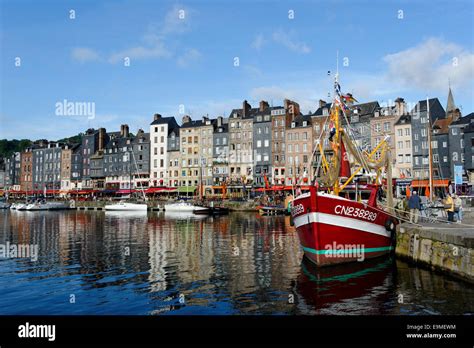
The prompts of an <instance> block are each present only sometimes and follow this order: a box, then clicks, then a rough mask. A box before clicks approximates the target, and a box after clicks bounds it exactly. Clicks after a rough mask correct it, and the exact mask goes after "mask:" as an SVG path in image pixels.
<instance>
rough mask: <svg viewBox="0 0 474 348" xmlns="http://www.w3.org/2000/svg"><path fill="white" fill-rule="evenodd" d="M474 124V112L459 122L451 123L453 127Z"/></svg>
mask: <svg viewBox="0 0 474 348" xmlns="http://www.w3.org/2000/svg"><path fill="white" fill-rule="evenodd" d="M472 122H474V112H471V113H470V114H468V115H466V116H463V117H461V118H460V119H459V120H457V121H455V122H453V123H451V125H452V126H455V125H463V124H469V123H472Z"/></svg>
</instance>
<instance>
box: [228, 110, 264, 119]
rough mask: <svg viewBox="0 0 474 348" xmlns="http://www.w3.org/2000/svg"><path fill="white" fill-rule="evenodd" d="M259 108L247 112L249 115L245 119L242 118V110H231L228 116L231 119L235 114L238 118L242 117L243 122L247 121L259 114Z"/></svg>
mask: <svg viewBox="0 0 474 348" xmlns="http://www.w3.org/2000/svg"><path fill="white" fill-rule="evenodd" d="M259 110H260V109H259V108H251V109H250V110H249V114H248V115H246V116H245V117H242V114H243V109H242V108H240V109H232V111H231V112H230V115H229V118H231V117H232V116H233V115H234V113H237V114H238V115H239V117H242V119H243V120H247V119H249V118H253V117H254V116H256V115H257V113H258V112H259Z"/></svg>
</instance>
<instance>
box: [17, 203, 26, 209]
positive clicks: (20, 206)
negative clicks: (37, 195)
mask: <svg viewBox="0 0 474 348" xmlns="http://www.w3.org/2000/svg"><path fill="white" fill-rule="evenodd" d="M27 206H28V204H27V203H17V205H16V207H15V209H16V210H26V207H27Z"/></svg>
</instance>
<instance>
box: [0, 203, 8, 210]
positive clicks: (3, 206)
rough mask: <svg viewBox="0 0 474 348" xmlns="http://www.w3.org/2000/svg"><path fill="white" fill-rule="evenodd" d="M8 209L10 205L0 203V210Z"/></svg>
mask: <svg viewBox="0 0 474 348" xmlns="http://www.w3.org/2000/svg"><path fill="white" fill-rule="evenodd" d="M8 208H10V204H8V203H7V202H0V209H8Z"/></svg>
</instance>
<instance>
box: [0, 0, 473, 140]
mask: <svg viewBox="0 0 474 348" xmlns="http://www.w3.org/2000/svg"><path fill="white" fill-rule="evenodd" d="M0 3H1V6H0V10H1V22H0V23H1V24H0V44H1V47H0V55H1V71H0V73H1V75H0V77H1V79H0V83H1V85H0V97H1V99H0V138H8V139H13V138H31V139H38V138H47V139H51V140H54V139H58V138H61V137H64V136H71V135H74V134H77V133H78V132H80V131H84V130H85V129H87V128H88V127H98V126H105V127H106V128H107V130H109V131H115V130H118V129H119V128H120V124H121V123H128V124H129V125H130V129H131V131H133V132H136V130H137V129H138V128H144V129H145V130H147V129H148V125H149V123H150V122H151V120H152V117H153V116H152V115H153V114H154V113H161V114H162V115H164V116H176V117H177V119H178V122H180V120H181V117H182V114H180V111H182V110H180V105H183V106H184V112H185V113H186V114H190V115H191V116H192V117H193V118H194V119H197V118H200V117H202V116H203V115H206V114H209V116H211V117H215V116H217V115H222V114H224V115H228V113H229V112H230V110H231V109H232V108H237V107H241V105H242V101H243V100H244V99H246V100H248V101H249V102H250V103H251V104H252V105H257V104H258V101H259V100H261V99H264V100H268V101H269V102H270V103H273V105H282V103H283V99H284V98H285V97H286V98H290V99H293V100H295V101H297V102H299V103H300V105H301V106H302V109H303V111H305V112H307V111H310V110H311V111H314V110H315V109H316V105H317V102H318V100H319V99H327V94H328V92H329V91H331V86H332V82H331V81H332V80H331V77H328V74H327V72H328V70H330V71H331V72H334V71H335V68H336V52H337V51H339V71H340V76H341V77H340V80H341V85H342V89H343V90H344V91H347V92H352V93H353V94H354V96H355V97H356V98H357V99H358V100H359V101H360V102H366V101H372V100H378V101H379V102H381V103H389V102H390V101H393V100H395V99H396V98H397V97H403V98H405V100H406V101H407V102H409V103H416V101H418V100H420V99H425V98H426V97H427V96H430V97H439V98H440V101H441V103H442V104H443V105H446V98H447V92H448V80H450V81H451V87H452V89H453V93H454V99H455V102H456V104H457V105H458V106H462V112H463V114H468V113H470V112H472V111H474V23H473V21H474V20H473V18H474V5H473V4H474V2H472V1H470V0H462V1H456V0H454V1H436V0H435V1H416V0H408V1H243V0H242V1H240V0H236V1H208V0H202V1H185V2H184V1H183V2H176V1H144V0H135V1H89V0H85V1H47V0H45V1H25V0H17V1H5V0H1V1H0ZM70 10H74V11H75V19H71V18H70ZM181 10H183V11H184V12H181ZM289 11H294V12H293V13H294V18H289V17H291V16H290V12H289ZM400 11H403V12H400ZM183 14H184V18H180V16H181V17H183ZM399 17H402V18H399ZM16 57H19V58H21V65H20V66H15V62H16V61H15V59H16ZM125 57H128V58H129V59H130V66H125V65H124V58H125ZM236 57H238V59H239V66H234V59H235V58H236ZM345 58H347V59H346V60H345V61H346V62H348V65H347V66H345V65H344V64H343V63H344V59H345ZM64 99H67V100H68V101H72V102H93V103H95V118H94V119H88V118H87V117H84V116H57V115H56V114H55V104H56V103H57V102H62V101H63V100H64Z"/></svg>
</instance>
